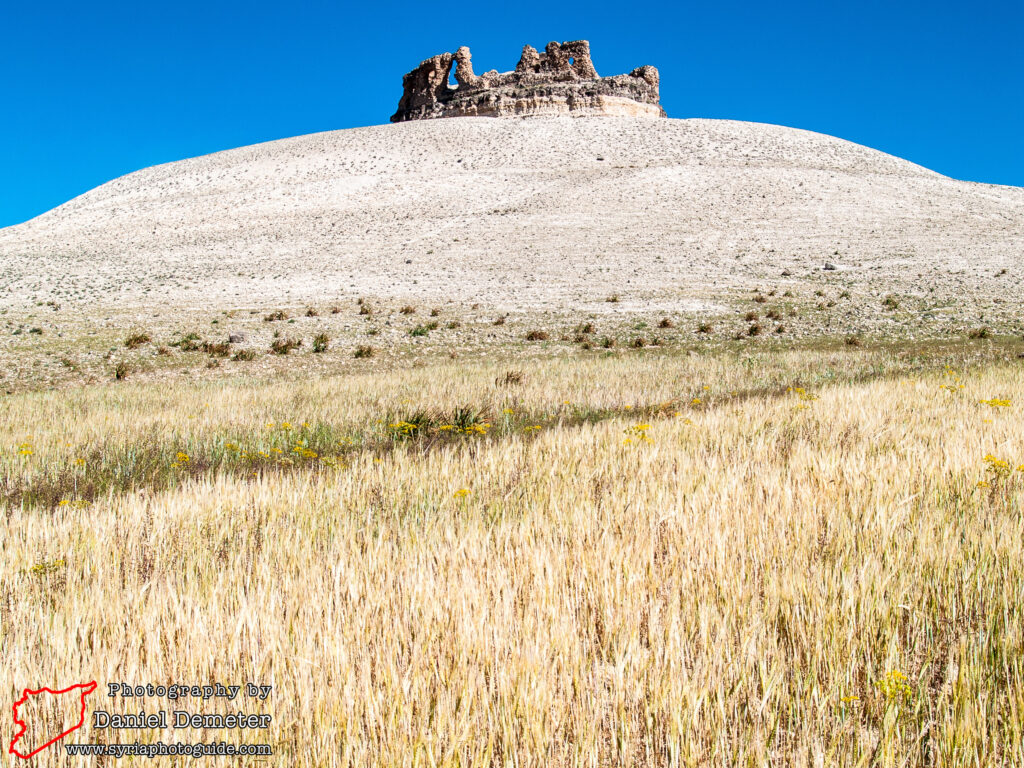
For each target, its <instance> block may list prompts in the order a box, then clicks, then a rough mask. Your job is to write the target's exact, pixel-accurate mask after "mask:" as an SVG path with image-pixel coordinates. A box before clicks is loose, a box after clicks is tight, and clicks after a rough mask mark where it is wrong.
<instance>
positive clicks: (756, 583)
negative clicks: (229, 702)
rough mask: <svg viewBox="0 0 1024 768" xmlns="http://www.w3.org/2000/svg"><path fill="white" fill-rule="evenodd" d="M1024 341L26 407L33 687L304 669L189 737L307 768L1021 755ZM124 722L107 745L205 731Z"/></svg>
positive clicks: (21, 664)
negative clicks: (261, 715)
mask: <svg viewBox="0 0 1024 768" xmlns="http://www.w3.org/2000/svg"><path fill="white" fill-rule="evenodd" d="M1016 354H1017V353H1016V348H1014V349H1012V350H1008V349H1006V348H1004V347H1003V346H1001V345H1000V344H998V343H994V342H991V341H986V342H984V343H982V344H977V345H969V344H966V343H962V342H961V343H958V344H954V345H950V346H948V347H928V346H919V347H913V346H911V345H909V344H907V343H903V344H901V345H893V346H891V347H877V348H871V349H859V348H855V347H852V346H846V345H844V344H842V343H838V344H836V345H835V346H834V347H827V346H821V347H820V348H816V349H806V350H797V351H789V352H784V351H769V350H766V349H761V348H759V347H758V346H756V345H753V344H749V345H748V344H744V345H743V346H739V347H735V348H732V349H727V350H718V351H714V352H707V353H696V354H695V353H693V352H692V351H691V353H690V354H686V353H685V352H683V351H681V350H678V349H677V350H672V349H660V350H652V349H650V348H646V349H642V350H632V349H622V348H616V349H614V350H608V351H606V352H604V353H601V352H597V351H595V352H594V353H593V354H591V355H590V356H589V357H571V356H559V357H553V358H547V359H545V358H541V359H532V360H523V359H515V360H514V361H513V362H512V363H495V362H491V363H488V362H481V361H472V360H455V361H445V360H444V359H443V358H440V356H439V357H438V359H435V360H433V361H431V362H428V363H427V364H425V365H423V366H421V367H417V368H414V369H412V370H401V369H400V368H398V367H395V366H387V365H383V364H381V365H378V366H377V367H375V368H373V367H371V368H367V369H366V370H355V371H346V372H344V373H342V374H339V375H309V376H303V375H302V373H301V367H296V368H292V369H290V371H288V372H287V373H285V372H282V371H277V370H267V371H262V372H260V373H259V374H249V375H246V374H243V373H238V374H237V375H233V376H230V377H223V378H219V379H209V380H207V379H197V380H192V381H190V380H187V379H174V380H165V381H161V380H159V379H157V378H155V377H154V378H144V377H143V378H138V379H136V378H131V377H130V378H128V379H126V380H124V381H112V380H111V379H110V378H105V379H104V381H103V383H102V384H94V385H83V384H75V385H67V386H64V387H62V388H57V389H53V388H49V389H44V390H40V391H29V392H16V393H14V394H10V395H6V396H4V397H3V399H2V400H0V541H2V542H3V549H4V558H3V559H2V562H0V647H2V648H3V654H2V655H0V688H2V689H3V690H4V691H9V692H11V693H16V692H17V691H19V690H20V687H21V686H23V685H26V684H40V685H41V684H45V683H46V682H49V681H54V682H55V681H76V682H77V681H79V680H80V679H81V680H88V679H97V680H99V681H100V683H101V686H102V685H103V684H104V683H105V682H110V681H116V680H123V681H128V682H153V683H168V682H194V683H206V682H211V681H221V682H225V683H242V682H245V681H253V682H259V683H262V684H269V685H273V686H274V689H273V694H272V696H271V698H270V699H269V700H268V701H267V702H266V703H265V704H264V705H259V706H258V707H256V708H255V709H256V710H257V711H264V712H267V713H269V714H271V715H273V722H272V725H271V728H270V730H269V731H268V732H266V733H260V732H256V733H252V732H245V733H243V734H242V735H241V736H240V737H237V738H236V737H235V736H233V735H225V734H224V732H215V731H209V732H200V731H191V732H189V736H188V737H187V738H188V739H189V740H192V741H200V740H203V741H209V740H217V739H224V740H227V741H232V740H236V741H237V740H242V741H254V742H256V741H261V740H262V741H267V742H268V743H270V744H272V745H273V747H274V750H275V757H274V758H273V759H271V760H270V761H268V762H266V763H263V764H270V765H298V766H334V765H339V766H377V765H379V766H414V765H416V766H435V765H436V766H491V765H502V766H607V765H626V766H631V765H636V766H640V765H653V766H690V765H723V766H725V765H729V766H732V765H751V766H753V765H779V766H789V765H813V766H822V765H826V766H832V765H837V766H867V765H885V766H904V765H929V766H978V765H984V766H1010V765H1021V764H1024V746H1022V745H1024V617H1022V613H1024V608H1022V606H1024V519H1022V509H1024V425H1022V420H1021V418H1020V404H1021V403H1022V402H1024V365H1022V364H1021V361H1020V360H1019V359H1017V356H1016ZM294 359H296V360H298V359H308V356H306V357H305V358H298V357H296V358H294ZM95 696H96V702H95V706H97V707H99V706H103V707H106V708H109V709H111V710H113V711H121V712H125V711H133V708H132V707H131V706H130V703H123V702H120V701H117V702H112V701H110V700H109V699H107V698H106V693H105V692H103V691H97V693H96V694H95ZM166 704H167V703H166V702H164V703H162V704H161V706H163V705H166ZM150 706H152V705H150ZM180 706H182V707H184V708H193V709H196V708H199V709H201V710H202V711H223V709H224V708H223V706H219V705H218V706H214V705H213V704H209V705H202V704H201V703H199V704H197V703H195V702H185V703H183V704H181V705H180ZM137 708H138V706H136V707H135V708H134V709H135V710H137ZM235 708H236V709H237V708H238V707H235ZM243 708H244V707H243ZM249 709H254V708H253V707H252V706H250V707H249ZM110 733H111V732H109V731H107V732H97V731H94V730H93V731H90V730H89V729H88V728H86V729H85V730H84V731H83V732H81V738H80V739H78V740H79V741H82V742H86V741H104V740H112V741H117V740H121V741H131V740H133V739H138V740H140V741H154V740H157V739H161V738H162V739H163V740H164V741H174V740H180V739H181V736H180V735H178V734H175V733H173V732H170V731H168V732H164V733H156V732H152V731H142V732H136V733H131V734H130V735H129V736H122V735H121V734H114V735H113V736H111V735H110ZM5 738H6V734H5ZM206 760H207V761H208V762H207V763H206V764H211V765H221V764H223V765H238V764H241V763H240V762H239V761H237V760H235V761H232V760H231V759H227V760H223V759H221V758H212V757H210V758H206ZM143 762H145V761H143ZM157 762H159V761H157ZM36 763H37V764H39V765H66V764H68V761H67V759H66V758H65V757H64V756H63V755H62V754H61V753H60V752H57V751H53V752H51V753H45V754H42V755H40V756H39V757H38V758H37V759H36ZM81 764H83V765H85V764H88V765H93V764H97V763H96V761H94V760H93V761H88V762H83V763H81ZM183 764H184V763H183ZM246 764H248V763H246Z"/></svg>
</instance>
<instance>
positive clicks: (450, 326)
mask: <svg viewBox="0 0 1024 768" xmlns="http://www.w3.org/2000/svg"><path fill="white" fill-rule="evenodd" d="M460 325H462V323H460V322H459V321H458V320H452V321H451V322H449V323H448V325H446V326H445V327H446V328H448V329H449V330H451V329H453V328H458V327H459V326H460Z"/></svg>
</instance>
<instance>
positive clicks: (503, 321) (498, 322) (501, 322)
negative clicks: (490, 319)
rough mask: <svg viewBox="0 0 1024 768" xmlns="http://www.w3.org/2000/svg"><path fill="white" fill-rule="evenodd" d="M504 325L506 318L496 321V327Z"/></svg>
mask: <svg viewBox="0 0 1024 768" xmlns="http://www.w3.org/2000/svg"><path fill="white" fill-rule="evenodd" d="M504 324H505V318H504V317H499V318H498V319H497V320H495V321H494V325H504Z"/></svg>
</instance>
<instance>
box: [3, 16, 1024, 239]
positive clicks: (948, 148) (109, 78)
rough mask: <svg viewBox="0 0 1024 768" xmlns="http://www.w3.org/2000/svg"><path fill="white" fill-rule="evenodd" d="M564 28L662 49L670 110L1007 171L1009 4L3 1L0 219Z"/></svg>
mask: <svg viewBox="0 0 1024 768" xmlns="http://www.w3.org/2000/svg"><path fill="white" fill-rule="evenodd" d="M638 7H639V8H640V9H643V10H644V11H645V12H646V15H641V14H640V12H639V11H637V10H634V9H635V8H638ZM580 38H586V39H589V40H590V41H591V50H592V52H593V55H594V62H595V64H596V66H597V70H598V72H599V73H600V74H603V75H611V74H619V73H622V72H627V71H629V70H630V69H632V68H634V67H637V66H640V65H641V64H654V65H655V66H657V67H658V68H659V69H660V70H661V77H662V103H663V104H664V106H665V109H666V110H667V111H668V114H669V116H670V117H714V118H731V119H737V120H753V121H757V122H767V123H780V124H782V125H790V126H795V127H799V128H807V129H810V130H814V131H821V132H824V133H829V134H833V135H835V136H840V137H842V138H845V139H849V140H851V141H855V142H858V143H861V144H866V145H868V146H870V147H875V148H877V149H881V150H883V151H885V152H890V153H892V154H895V155H899V156H901V157H905V158H907V159H910V160H913V161H915V162H917V163H920V164H922V165H925V166H927V167H929V168H932V169H934V170H937V171H939V172H941V173H945V174H948V175H950V176H954V177H956V178H961V179H969V180H974V181H986V182H993V183H999V184H1014V185H1020V186H1024V0H977V2H971V3H968V2H965V1H964V0H958V1H957V2H952V1H951V0H934V1H933V2H902V1H901V0H886V1H880V0H863V1H858V2H847V3H840V2H832V1H831V0H826V1H824V2H796V1H790V0H778V1H777V2H767V1H762V2H756V3H755V2H735V1H733V0H706V1H705V2H701V3H699V4H698V3H692V2H648V3H643V4H633V3H630V2H629V0H619V1H618V2H615V3H605V2H589V3H550V2H548V3H543V4H540V3H537V4H532V3H521V4H516V5H513V4H510V3H504V2H498V1H497V0H495V1H492V2H488V3H466V2H461V3H459V2H438V3H436V4H431V3H428V2H422V0H420V2H416V3H387V2H360V3H345V2H303V0H294V1H293V2H287V3H286V2H277V3H269V2H264V1H263V0H250V1H249V2H244V3H243V2H216V0H209V1H200V0H174V2H162V1H161V0H152V1H148V2H139V1H138V0H135V1H133V2H130V3H129V2H104V1H103V0H97V2H92V3H89V2H74V3H71V2H59V3H54V2H46V0H38V1H37V0H7V1H6V2H4V3H3V7H2V10H0V226H6V225H9V224H14V223H17V222H20V221H24V220H26V219H28V218H31V217H32V216H35V215H37V214H39V213H42V212H43V211H46V210H48V209H49V208H52V207H53V206H55V205H58V204H60V203H62V202H64V201H66V200H68V199H70V198H72V197H74V196H76V195H78V194H81V193H82V192H85V191H86V190H88V189H91V188H92V187H94V186H96V185H98V184H101V183H103V182H105V181H108V180H110V179H112V178H115V177H117V176H120V175H121V174H124V173H127V172H129V171H133V170H136V169H139V168H143V167H146V166H149V165H153V164H156V163H163V162H167V161H171V160H178V159H182V158H186V157H192V156H195V155H200V154H205V153H208V152H214V151H217V150H221V149H227V148H230V147H237V146H242V145H245V144H252V143H254V142H259V141H267V140H270V139H277V138H283V137H286V136H294V135H298V134H304V133H310V132H314V131H323V130H331V129H336V128H349V127H354V126H361V125H372V124H376V123H385V122H387V120H388V117H389V116H390V115H391V113H392V112H393V111H394V109H395V106H396V105H397V103H398V98H399V96H400V95H401V78H402V74H403V73H404V72H406V71H408V70H410V69H412V68H413V67H414V66H415V65H416V64H418V63H419V62H420V61H421V60H422V59H424V58H427V57H428V56H431V55H433V54H435V53H440V52H442V51H454V50H455V49H456V48H457V47H458V46H459V45H469V46H470V47H471V48H472V50H473V63H474V67H475V69H476V71H477V72H482V71H484V70H487V69H492V68H493V69H499V70H502V71H504V70H509V69H512V68H513V67H514V66H515V63H516V61H517V60H518V58H519V52H520V50H521V47H522V45H523V44H524V43H530V44H532V45H533V46H535V47H537V48H541V47H542V46H543V45H544V44H545V43H547V42H548V41H549V40H559V41H561V40H575V39H580Z"/></svg>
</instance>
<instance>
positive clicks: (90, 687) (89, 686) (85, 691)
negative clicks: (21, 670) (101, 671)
mask: <svg viewBox="0 0 1024 768" xmlns="http://www.w3.org/2000/svg"><path fill="white" fill-rule="evenodd" d="M76 688H80V689H81V690H82V692H81V693H80V694H79V699H80V701H81V703H82V711H81V714H80V715H79V717H78V723H76V724H75V725H73V726H71V727H70V728H68V729H67V730H66V731H64V732H63V733H61V734H59V735H57V736H54V737H53V738H52V739H50V740H49V741H48V742H46V743H45V744H43V745H42V746H39V747H36V748H35V749H34V750H32V751H31V752H29V753H28V754H27V755H23V754H21V752H18V751H17V750H16V749H15V748H14V745H15V744H17V743H18V739H20V738H21V737H22V736H24V735H25V731H26V730H28V724H27V723H26V722H25V721H23V720H19V719H18V707H20V706H21V705H22V704H24V703H25V702H26V701H28V697H29V696H38V695H39V694H41V693H43V692H44V691H45V692H46V693H51V694H53V695H54V696H60V695H61V694H64V693H69V692H71V691H73V690H75V689H76ZM95 690H96V681H95V680H93V681H91V682H88V683H78V684H77V685H70V686H68V687H67V688H63V689H61V690H59V691H55V690H53V689H52V688H40V689H39V690H32V689H31V688H26V689H24V690H23V691H22V693H21V698H20V699H18V700H17V701H16V702H14V722H15V723H16V724H18V725H20V726H21V729H20V730H19V731H18V732H17V733H15V734H14V738H13V739H11V745H10V747H8V749H7V751H8V752H9V753H10V754H12V755H16V756H18V757H20V758H21V759H22V760H28V759H29V758H30V757H32V756H33V755H37V754H39V753H40V752H42V751H43V750H44V749H46V748H47V747H48V746H50V745H51V744H53V743H54V742H57V741H60V740H61V739H63V738H64V737H65V736H67V735H68V734H69V733H71V732H72V731H77V730H78V729H79V728H81V727H82V726H83V725H84V724H85V697H86V696H88V695H89V694H90V693H92V692H93V691H95Z"/></svg>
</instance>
